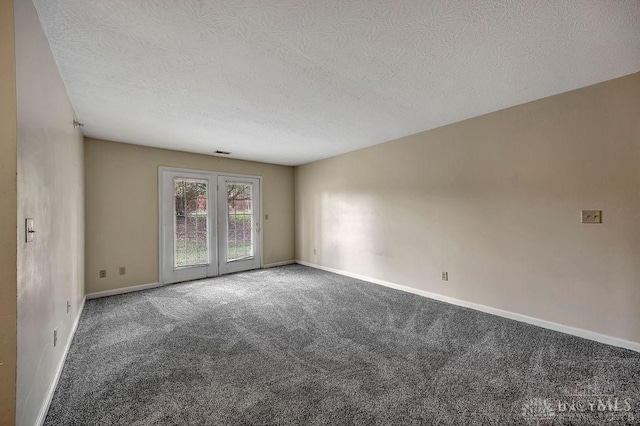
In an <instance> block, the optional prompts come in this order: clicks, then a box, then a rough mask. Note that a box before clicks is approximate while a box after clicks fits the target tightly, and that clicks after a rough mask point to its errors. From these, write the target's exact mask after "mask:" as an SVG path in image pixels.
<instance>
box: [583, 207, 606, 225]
mask: <svg viewBox="0 0 640 426" xmlns="http://www.w3.org/2000/svg"><path fill="white" fill-rule="evenodd" d="M581 219H582V223H602V210H582V214H581Z"/></svg>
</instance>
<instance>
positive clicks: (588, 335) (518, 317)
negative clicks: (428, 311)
mask: <svg viewBox="0 0 640 426" xmlns="http://www.w3.org/2000/svg"><path fill="white" fill-rule="evenodd" d="M296 263H299V264H300V265H304V266H309V267H311V268H316V269H321V270H323V271H328V272H333V273H335V274H339V275H344V276H347V277H351V278H356V279H359V280H362V281H367V282H370V283H373V284H379V285H382V286H385V287H390V288H394V289H396V290H401V291H406V292H408V293H413V294H417V295H419V296H423V297H427V298H429V299H434V300H439V301H441V302H446V303H450V304H452V305H457V306H462V307H465V308H470V309H474V310H476V311H480V312H486V313H488V314H492V315H497V316H499V317H503V318H508V319H512V320H515V321H520V322H525V323H527V324H532V325H536V326H538V327H542V328H547V329H549V330H554V331H559V332H561V333H566V334H571V335H573V336H578V337H582V338H583V339H588V340H593V341H596V342H600V343H604V344H607V345H611V346H617V347H619V348H624V349H629V350H632V351H635V352H640V343H639V342H632V341H630V340H624V339H620V338H618V337H612V336H607V335H605V334H600V333H596V332H595V331H589V330H584V329H581V328H576V327H571V326H568V325H563V324H558V323H556V322H551V321H547V320H543V319H540V318H535V317H530V316H527V315H523V314H518V313H516V312H511V311H505V310H503V309H498V308H492V307H491V306H485V305H481V304H479V303H473V302H467V301H465V300H460V299H454V298H453V297H448V296H443V295H441V294H437V293H432V292H429V291H424V290H419V289H417V288H412V287H407V286H404V285H401V284H395V283H391V282H388V281H383V280H379V279H376V278H370V277H367V276H364V275H360V274H354V273H351V272H347V271H342V270H340V269H334V268H328V267H326V266H321V265H316V264H314V263H309V262H305V261H302V260H296Z"/></svg>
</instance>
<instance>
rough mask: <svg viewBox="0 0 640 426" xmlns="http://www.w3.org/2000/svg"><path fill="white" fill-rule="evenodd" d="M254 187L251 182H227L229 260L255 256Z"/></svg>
mask: <svg viewBox="0 0 640 426" xmlns="http://www.w3.org/2000/svg"><path fill="white" fill-rule="evenodd" d="M252 189H253V185H251V184H250V183H232V182H227V230H228V231H227V261H228V262H230V261H233V260H241V259H247V258H251V257H253V232H251V231H252V227H251V224H252V223H253V208H252V205H253V204H252V192H253V191H252Z"/></svg>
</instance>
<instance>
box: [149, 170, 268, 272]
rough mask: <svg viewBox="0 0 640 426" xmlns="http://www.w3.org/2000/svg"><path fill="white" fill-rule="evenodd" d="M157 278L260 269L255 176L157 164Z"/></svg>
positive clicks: (258, 202) (258, 197) (256, 183)
mask: <svg viewBox="0 0 640 426" xmlns="http://www.w3.org/2000/svg"><path fill="white" fill-rule="evenodd" d="M159 198H160V200H159V203H160V221H159V233H160V259H159V260H160V283H161V284H170V283H176V282H180V281H190V280H196V279H202V278H207V277H213V276H216V275H218V274H226V273H230V272H239V271H243V270H247V269H255V268H260V267H261V266H262V261H261V252H260V251H261V246H262V244H261V239H260V236H261V235H260V222H259V219H260V179H259V178H254V177H245V176H233V175H225V176H221V175H220V174H218V173H213V172H206V171H195V170H181V169H174V168H168V167H161V168H160V169H159Z"/></svg>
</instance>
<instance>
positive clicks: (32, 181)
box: [3, 0, 84, 425]
mask: <svg viewBox="0 0 640 426" xmlns="http://www.w3.org/2000/svg"><path fill="white" fill-rule="evenodd" d="M15 23H16V32H15V38H16V71H17V77H16V82H17V122H18V131H17V137H18V153H17V159H18V160H17V161H18V173H17V176H18V179H17V185H18V210H17V229H18V240H17V250H18V263H17V273H18V299H17V300H18V369H17V400H16V424H18V425H33V424H36V423H37V422H38V421H39V420H40V419H41V418H42V416H43V415H44V414H45V413H44V411H43V410H44V409H46V406H47V404H48V402H49V398H50V392H51V391H52V390H53V388H52V385H53V384H55V381H56V380H57V374H58V373H59V371H60V369H61V368H62V363H63V362H64V355H65V352H66V348H67V347H68V344H69V342H70V339H71V337H72V331H73V327H74V324H75V323H76V320H77V318H78V315H79V313H80V309H81V307H82V302H83V300H84V219H83V215H84V208H83V203H84V201H83V199H84V190H83V164H84V161H83V152H82V151H83V137H82V134H81V133H80V131H79V130H78V129H74V126H73V120H74V111H73V109H72V106H71V103H70V101H69V99H68V96H67V91H66V88H65V85H64V83H63V81H62V78H61V76H60V74H59V72H58V68H57V65H56V63H55V60H54V58H53V55H52V53H51V50H50V48H49V43H48V41H47V39H46V37H45V35H44V32H43V30H42V28H41V26H40V21H39V19H38V15H37V12H36V9H35V7H34V5H33V3H32V1H31V0H16V1H15ZM3 203H4V200H3ZM25 218H33V219H34V230H35V239H34V241H32V242H29V243H26V242H25V224H24V220H25ZM12 222H13V224H14V225H15V224H16V216H15V215H14V216H13V220H12ZM14 241H15V240H14ZM14 245H15V242H14ZM67 302H68V303H69V304H70V308H69V309H67ZM54 329H57V336H58V337H57V344H56V345H55V347H54Z"/></svg>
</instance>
